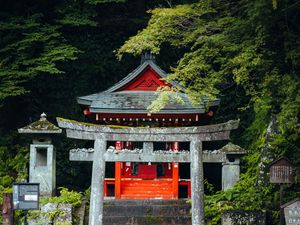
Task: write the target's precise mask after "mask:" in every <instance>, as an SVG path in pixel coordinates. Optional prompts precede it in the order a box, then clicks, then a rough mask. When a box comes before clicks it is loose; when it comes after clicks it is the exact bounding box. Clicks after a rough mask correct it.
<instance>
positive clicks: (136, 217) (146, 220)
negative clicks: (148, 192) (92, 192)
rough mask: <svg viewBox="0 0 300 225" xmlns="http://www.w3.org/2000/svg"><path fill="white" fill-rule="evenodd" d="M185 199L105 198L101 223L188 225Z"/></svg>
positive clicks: (117, 224)
mask: <svg viewBox="0 0 300 225" xmlns="http://www.w3.org/2000/svg"><path fill="white" fill-rule="evenodd" d="M190 209H191V204H190V203H186V200H159V199H155V200H148V199H147V200H122V199H120V200H115V199H111V200H105V201H104V215H103V225H120V224H123V225H175V224H176V225H189V224H191V215H190Z"/></svg>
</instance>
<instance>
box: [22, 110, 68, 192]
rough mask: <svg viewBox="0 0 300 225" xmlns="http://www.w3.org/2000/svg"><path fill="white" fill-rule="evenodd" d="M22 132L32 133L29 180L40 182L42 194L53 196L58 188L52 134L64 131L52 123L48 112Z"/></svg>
mask: <svg viewBox="0 0 300 225" xmlns="http://www.w3.org/2000/svg"><path fill="white" fill-rule="evenodd" d="M18 132H19V133H20V134H30V135H31V136H32V144H31V145H30V161H29V182H31V183H40V194H41V195H43V196H52V195H53V194H54V190H55V188H56V156H55V149H54V146H53V144H52V136H53V135H56V134H60V133H61V132H62V130H61V129H59V128H58V127H57V126H55V125H54V124H52V123H50V122H49V121H48V120H47V118H46V114H45V113H42V114H41V118H40V119H39V120H38V121H36V122H33V123H31V124H29V125H28V126H26V127H23V128H20V129H18Z"/></svg>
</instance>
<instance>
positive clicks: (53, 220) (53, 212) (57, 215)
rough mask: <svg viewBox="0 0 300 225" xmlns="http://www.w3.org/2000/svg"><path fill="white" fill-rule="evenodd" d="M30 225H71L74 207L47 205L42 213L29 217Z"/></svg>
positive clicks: (42, 209) (35, 213) (68, 205)
mask: <svg viewBox="0 0 300 225" xmlns="http://www.w3.org/2000/svg"><path fill="white" fill-rule="evenodd" d="M27 220H28V225H50V224H51V225H56V224H57V225H59V224H62V223H63V224H64V225H67V224H69V225H71V224H72V205H71V204H56V203H47V204H46V205H43V206H42V207H41V210H40V211H37V212H34V213H33V214H31V215H29V216H28V219H27Z"/></svg>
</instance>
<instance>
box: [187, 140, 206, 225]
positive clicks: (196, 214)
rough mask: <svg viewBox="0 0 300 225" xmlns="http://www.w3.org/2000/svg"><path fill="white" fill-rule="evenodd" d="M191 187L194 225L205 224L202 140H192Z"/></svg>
mask: <svg viewBox="0 0 300 225" xmlns="http://www.w3.org/2000/svg"><path fill="white" fill-rule="evenodd" d="M190 154H191V188H192V198H191V200H192V225H205V221H204V186H203V161H202V142H201V141H199V140H197V139H195V140H192V141H191V142H190Z"/></svg>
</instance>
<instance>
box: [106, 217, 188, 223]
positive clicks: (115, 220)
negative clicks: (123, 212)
mask: <svg viewBox="0 0 300 225" xmlns="http://www.w3.org/2000/svg"><path fill="white" fill-rule="evenodd" d="M189 224H191V217H189V216H180V217H178V216H168V217H166V216H165V217H159V216H156V215H153V216H135V217H123V216H120V217H119V216H109V217H106V216H105V217H104V218H103V225H189Z"/></svg>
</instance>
